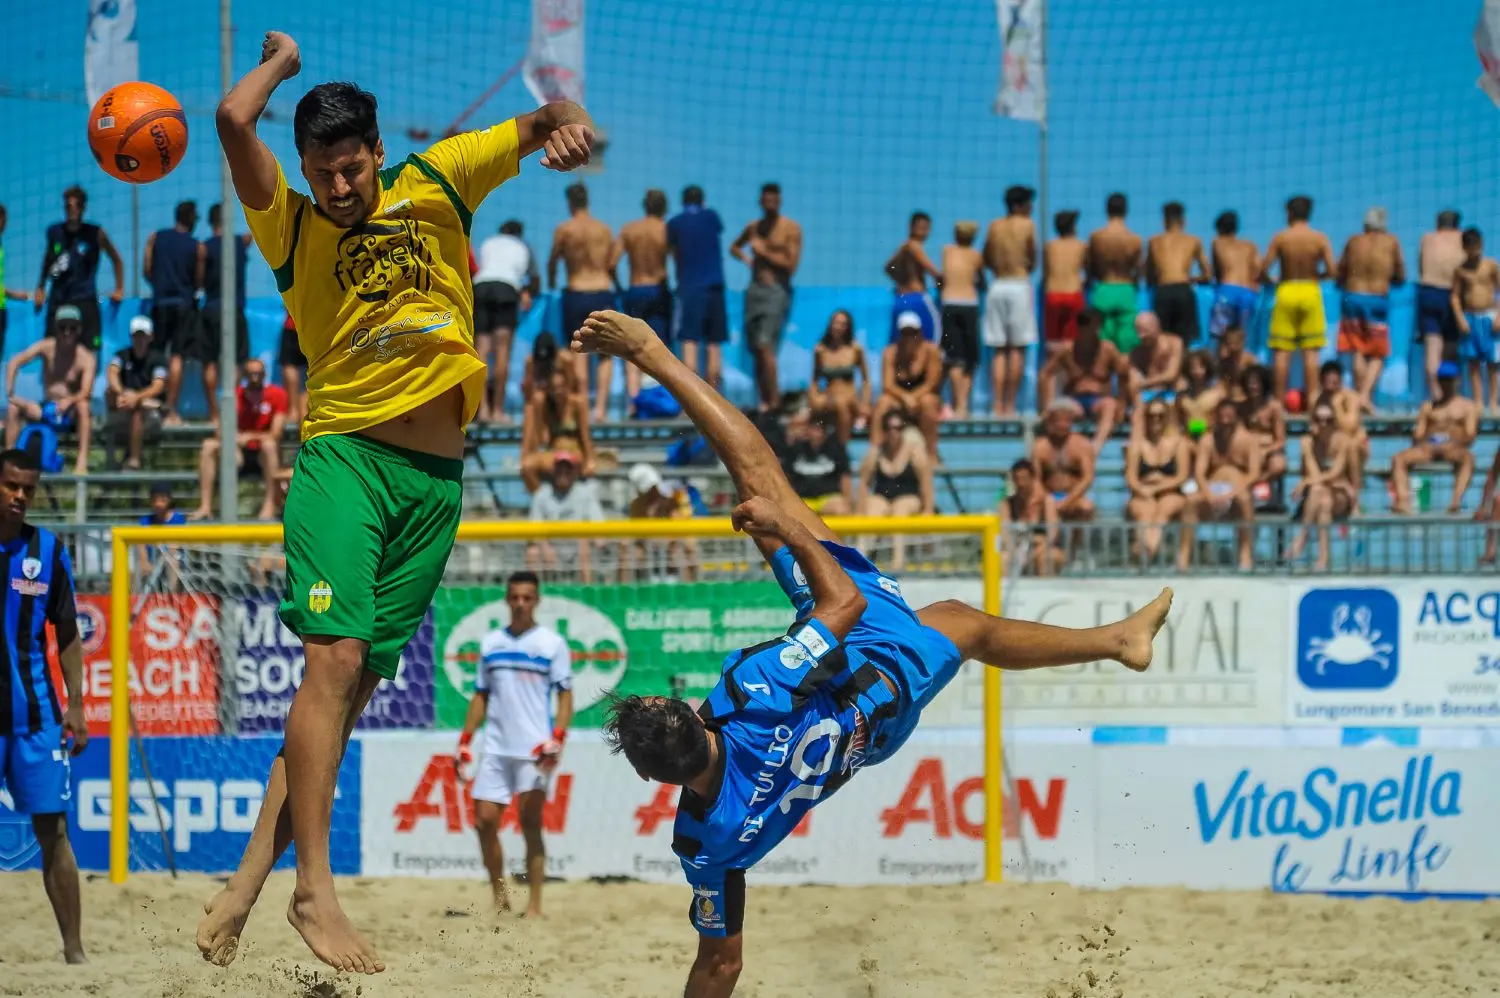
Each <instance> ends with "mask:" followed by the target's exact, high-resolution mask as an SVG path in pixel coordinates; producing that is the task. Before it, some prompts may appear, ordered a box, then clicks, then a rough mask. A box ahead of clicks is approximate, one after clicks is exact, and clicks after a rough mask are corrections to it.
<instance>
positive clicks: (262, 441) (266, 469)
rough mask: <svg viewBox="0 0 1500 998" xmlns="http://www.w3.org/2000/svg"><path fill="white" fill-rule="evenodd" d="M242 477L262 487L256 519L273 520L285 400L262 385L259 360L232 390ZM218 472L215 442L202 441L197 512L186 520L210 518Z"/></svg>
mask: <svg viewBox="0 0 1500 998" xmlns="http://www.w3.org/2000/svg"><path fill="white" fill-rule="evenodd" d="M234 401H235V411H236V413H237V414H238V415H237V416H236V426H237V427H238V428H239V435H238V438H237V440H236V444H237V445H238V449H239V452H240V453H239V467H240V474H242V475H258V476H260V478H261V480H262V481H264V482H265V485H266V496H265V499H263V500H262V501H261V504H260V518H261V519H262V520H274V519H275V518H276V490H277V487H278V484H277V477H276V476H277V475H278V474H279V473H280V471H281V437H282V433H283V431H284V430H285V429H286V413H287V397H286V392H285V391H284V390H283V389H282V388H281V387H280V386H278V385H268V384H266V365H265V362H264V361H262V360H261V359H260V358H259V357H252V358H250V359H249V360H248V361H246V362H245V380H244V382H243V383H242V384H240V385H239V386H237V387H236V388H235V390H234ZM218 470H219V438H218V437H209V438H208V439H206V440H204V441H203V447H202V449H201V450H200V451H199V452H198V489H199V492H198V508H197V509H196V510H195V511H194V512H193V513H192V515H190V516H189V517H188V519H189V520H207V519H208V518H209V517H211V516H213V515H214V479H215V478H216V477H217V472H218Z"/></svg>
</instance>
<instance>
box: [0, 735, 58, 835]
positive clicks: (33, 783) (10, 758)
mask: <svg viewBox="0 0 1500 998" xmlns="http://www.w3.org/2000/svg"><path fill="white" fill-rule="evenodd" d="M68 777H69V764H68V750H67V748H66V747H65V746H64V745H63V739H62V725H60V724H59V725H53V726H52V727H49V728H43V729H42V730H41V731H38V732H37V733H36V734H34V735H5V736H0V781H3V784H4V786H5V789H6V790H9V791H10V799H11V800H12V801H13V802H14V803H12V805H11V810H12V811H14V812H16V813H17V814H62V813H63V812H64V811H66V810H67V809H68V801H69V799H71V797H72V796H73V794H72V789H71V787H69V785H68Z"/></svg>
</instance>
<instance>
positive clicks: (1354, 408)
mask: <svg viewBox="0 0 1500 998" xmlns="http://www.w3.org/2000/svg"><path fill="white" fill-rule="evenodd" d="M1320 405H1327V406H1329V407H1330V408H1331V409H1332V410H1333V422H1334V429H1335V430H1336V431H1337V433H1338V434H1339V437H1340V438H1341V439H1342V441H1343V443H1344V445H1345V447H1346V451H1345V453H1346V455H1347V458H1348V459H1347V461H1346V462H1345V465H1346V468H1347V470H1348V473H1349V481H1350V483H1351V484H1352V485H1353V486H1354V501H1355V508H1356V510H1357V509H1358V507H1359V496H1360V494H1361V493H1362V492H1363V491H1364V487H1365V465H1366V464H1368V463H1369V461H1370V434H1369V432H1368V431H1367V430H1366V429H1365V425H1364V422H1363V420H1362V418H1361V417H1363V415H1364V406H1363V404H1362V403H1361V402H1360V397H1359V392H1356V391H1354V390H1353V389H1352V388H1349V387H1348V386H1347V385H1345V384H1344V369H1343V368H1342V367H1340V366H1339V362H1338V361H1336V360H1330V361H1327V362H1325V363H1324V364H1323V366H1322V367H1320V368H1319V369H1318V397H1317V398H1316V399H1314V400H1313V408H1314V409H1316V408H1317V407H1318V406H1320Z"/></svg>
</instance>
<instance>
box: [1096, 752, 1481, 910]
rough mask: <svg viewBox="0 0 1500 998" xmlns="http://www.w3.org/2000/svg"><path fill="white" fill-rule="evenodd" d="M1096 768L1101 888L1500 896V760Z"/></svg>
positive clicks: (1225, 757)
mask: <svg viewBox="0 0 1500 998" xmlns="http://www.w3.org/2000/svg"><path fill="white" fill-rule="evenodd" d="M1097 765H1098V777H1099V778H1098V783H1097V786H1098V787H1099V790H1100V793H1101V798H1102V797H1103V796H1104V795H1106V794H1107V795H1108V803H1107V805H1106V803H1105V801H1104V800H1103V799H1101V801H1100V814H1101V815H1102V816H1103V817H1104V818H1105V824H1104V826H1103V827H1102V828H1101V829H1100V832H1099V856H1098V868H1097V872H1098V881H1099V884H1100V886H1105V887H1119V886H1125V885H1174V884H1180V885H1184V886H1189V887H1195V888H1207V889H1213V888H1257V887H1258V888H1269V889H1271V890H1274V891H1293V892H1325V893H1341V894H1342V893H1368V892H1378V893H1393V894H1409V895H1432V894H1439V895H1447V894H1452V895H1465V894H1485V893H1495V892H1497V891H1500V863H1496V862H1495V860H1494V827H1495V822H1496V820H1497V819H1500V780H1496V779H1495V778H1494V756H1493V753H1492V752H1484V751H1463V750H1433V751H1424V750H1420V749H1418V750H1400V749H1390V748H1330V749H1275V750H1267V749H1237V748H1204V747H1191V748H1188V747H1158V748H1150V747H1133V746H1132V747H1117V748H1115V749H1113V750H1111V751H1103V752H1101V753H1100V754H1099V756H1098V761H1097Z"/></svg>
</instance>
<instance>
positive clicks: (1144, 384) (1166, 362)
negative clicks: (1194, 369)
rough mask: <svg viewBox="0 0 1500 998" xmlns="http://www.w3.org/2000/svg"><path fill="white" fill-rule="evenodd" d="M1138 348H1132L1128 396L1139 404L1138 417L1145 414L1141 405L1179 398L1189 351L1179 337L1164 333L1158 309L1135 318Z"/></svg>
mask: <svg viewBox="0 0 1500 998" xmlns="http://www.w3.org/2000/svg"><path fill="white" fill-rule="evenodd" d="M1135 337H1136V345H1135V349H1134V350H1132V351H1130V358H1129V360H1130V364H1129V377H1130V386H1129V390H1128V391H1129V395H1128V398H1129V399H1130V400H1131V401H1132V402H1133V403H1135V404H1136V405H1137V410H1136V412H1137V415H1136V420H1135V421H1137V422H1139V420H1140V418H1141V416H1142V415H1143V413H1142V410H1141V409H1140V406H1141V405H1144V404H1145V403H1147V402H1151V401H1153V400H1155V399H1161V400H1163V401H1166V402H1171V401H1172V400H1173V399H1174V398H1175V397H1176V391H1177V381H1178V379H1179V378H1181V377H1182V360H1183V354H1185V353H1186V352H1187V350H1186V348H1185V347H1184V346H1183V341H1182V338H1181V337H1179V336H1163V335H1162V326H1161V322H1160V321H1159V320H1158V318H1157V315H1156V313H1155V312H1140V313H1138V314H1137V315H1136V317H1135Z"/></svg>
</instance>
